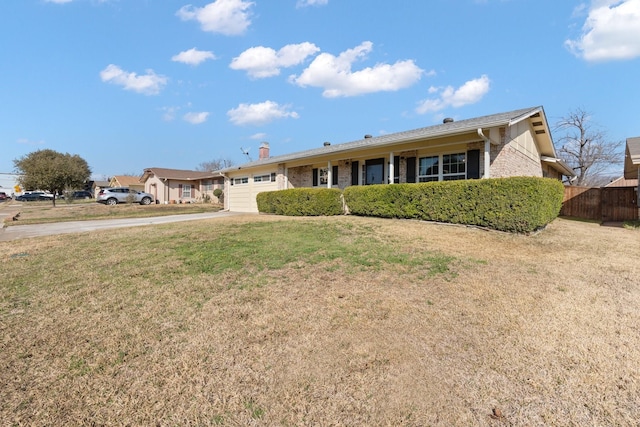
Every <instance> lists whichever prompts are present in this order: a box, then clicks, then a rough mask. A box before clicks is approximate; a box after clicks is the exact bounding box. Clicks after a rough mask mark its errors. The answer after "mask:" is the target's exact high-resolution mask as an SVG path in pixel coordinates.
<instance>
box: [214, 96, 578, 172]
mask: <svg viewBox="0 0 640 427" xmlns="http://www.w3.org/2000/svg"><path fill="white" fill-rule="evenodd" d="M522 121H528V124H529V126H530V127H531V130H532V133H533V135H534V138H535V140H536V143H537V145H538V149H539V150H540V154H541V156H543V157H544V158H545V159H553V160H554V161H553V162H552V167H554V168H556V169H557V170H558V171H559V172H560V173H563V174H564V175H567V174H568V175H569V176H573V175H575V174H574V173H573V171H572V170H571V169H570V168H569V167H568V166H567V165H566V164H564V162H562V161H561V160H560V159H558V158H557V155H556V150H555V148H554V145H553V140H552V138H551V132H550V131H549V125H548V123H547V119H546V116H545V113H544V109H543V107H542V106H538V107H531V108H523V109H520V110H514V111H509V112H505V113H498V114H492V115H488V116H482V117H477V118H472V119H465V120H459V121H453V122H448V123H442V124H438V125H434V126H429V127H424V128H419V129H414V130H409V131H404V132H398V133H393V134H388V135H381V136H377V137H371V138H364V139H360V140H356V141H351V142H346V143H342V144H335V145H334V144H331V145H326V146H323V147H319V148H314V149H310V150H305V151H299V152H295V153H291V154H285V155H280V156H273V157H269V158H266V159H260V160H256V161H252V162H248V163H244V164H242V165H239V166H234V167H229V168H225V169H222V170H220V171H219V172H220V173H229V172H233V171H237V170H240V169H254V168H256V167H261V166H266V165H274V164H283V163H287V164H289V165H290V166H296V165H303V164H309V163H312V162H318V161H322V160H323V159H331V158H333V159H335V158H336V157H342V158H349V157H350V156H351V154H352V153H356V152H359V151H363V150H375V149H376V148H377V149H379V150H380V152H390V151H401V150H402V148H403V146H409V145H410V144H411V143H415V142H420V141H422V142H427V143H428V142H431V143H432V144H434V145H432V146H435V145H437V144H439V143H442V144H446V142H447V141H450V143H454V141H455V142H458V143H460V142H464V141H467V142H472V141H478V140H479V138H480V137H479V131H480V132H481V131H482V130H483V129H490V128H494V127H507V126H513V125H515V124H517V123H520V122H522ZM467 135H468V136H467ZM493 142H494V143H495V141H493Z"/></svg>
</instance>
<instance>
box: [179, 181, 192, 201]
mask: <svg viewBox="0 0 640 427" xmlns="http://www.w3.org/2000/svg"><path fill="white" fill-rule="evenodd" d="M180 197H188V198H190V197H191V184H183V185H182V195H181V196H180Z"/></svg>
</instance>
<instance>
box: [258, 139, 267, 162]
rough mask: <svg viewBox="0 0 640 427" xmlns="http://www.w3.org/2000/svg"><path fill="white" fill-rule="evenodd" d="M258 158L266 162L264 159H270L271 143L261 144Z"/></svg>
mask: <svg viewBox="0 0 640 427" xmlns="http://www.w3.org/2000/svg"><path fill="white" fill-rule="evenodd" d="M258 158H259V159H260V160H264V159H268V158H269V143H268V142H263V143H261V144H260V149H259V151H258Z"/></svg>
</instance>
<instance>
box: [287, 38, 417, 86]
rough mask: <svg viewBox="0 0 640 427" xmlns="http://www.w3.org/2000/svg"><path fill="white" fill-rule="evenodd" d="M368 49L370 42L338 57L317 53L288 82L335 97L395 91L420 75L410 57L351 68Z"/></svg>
mask: <svg viewBox="0 0 640 427" xmlns="http://www.w3.org/2000/svg"><path fill="white" fill-rule="evenodd" d="M372 48H373V44H372V43H371V42H368V41H367V42H364V43H362V44H360V45H359V46H356V47H355V48H353V49H348V50H346V51H344V52H342V53H341V54H340V55H338V56H333V55H331V54H329V53H321V54H320V55H318V56H317V57H316V58H315V59H314V60H313V62H312V63H311V64H310V65H309V67H307V68H306V69H305V70H304V71H303V72H302V74H301V75H300V76H291V77H290V79H289V81H290V82H292V83H295V84H297V85H298V86H301V87H305V86H315V87H321V88H323V89H324V91H323V92H322V95H323V96H324V97H327V98H335V97H339V96H356V95H363V94H366V93H372V92H381V91H396V90H399V89H403V88H406V87H409V86H411V85H413V84H414V83H416V82H417V81H418V80H420V78H421V77H422V75H423V74H424V71H423V70H422V69H420V68H418V66H417V65H416V64H415V63H414V62H413V61H412V60H406V61H398V62H396V63H395V64H393V65H390V64H376V65H375V66H373V67H368V68H364V69H362V70H359V71H352V70H351V66H352V64H353V63H354V62H355V61H357V60H359V59H363V58H366V56H367V54H368V53H369V52H371V50H372Z"/></svg>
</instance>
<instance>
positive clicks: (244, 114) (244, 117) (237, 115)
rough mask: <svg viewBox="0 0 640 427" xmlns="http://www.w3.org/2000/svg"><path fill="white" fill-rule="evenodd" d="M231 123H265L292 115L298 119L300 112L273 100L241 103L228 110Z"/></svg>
mask: <svg viewBox="0 0 640 427" xmlns="http://www.w3.org/2000/svg"><path fill="white" fill-rule="evenodd" d="M227 116H229V120H230V121H231V123H233V124H235V125H264V124H267V123H270V122H272V121H274V120H277V119H284V118H287V117H290V118H292V119H297V118H298V117H299V115H298V113H296V112H295V111H289V106H288V105H278V103H276V102H273V101H265V102H262V103H259V104H240V105H239V106H238V108H234V109H232V110H229V111H227Z"/></svg>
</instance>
